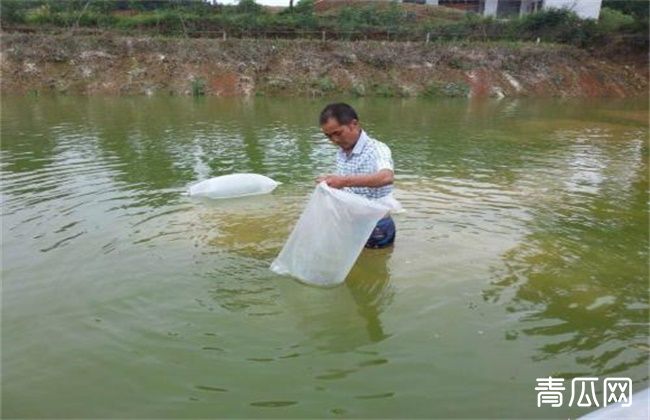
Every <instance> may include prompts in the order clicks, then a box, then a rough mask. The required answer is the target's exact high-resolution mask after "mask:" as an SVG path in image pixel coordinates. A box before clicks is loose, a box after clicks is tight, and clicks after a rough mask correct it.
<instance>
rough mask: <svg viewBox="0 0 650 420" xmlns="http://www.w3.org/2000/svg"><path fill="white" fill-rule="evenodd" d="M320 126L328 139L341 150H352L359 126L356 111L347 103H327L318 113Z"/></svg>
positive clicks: (359, 130)
mask: <svg viewBox="0 0 650 420" xmlns="http://www.w3.org/2000/svg"><path fill="white" fill-rule="evenodd" d="M320 128H321V130H322V131H323V133H324V134H325V135H326V136H327V138H329V139H330V141H331V142H332V143H334V144H336V145H337V146H339V147H340V148H341V149H343V150H352V148H353V147H354V144H355V143H356V142H357V140H358V139H359V135H360V134H361V127H360V126H359V117H358V116H357V112H356V111H355V110H354V108H352V107H351V106H350V105H348V104H344V103H337V104H329V105H327V106H326V107H325V109H323V111H322V112H321V113H320Z"/></svg>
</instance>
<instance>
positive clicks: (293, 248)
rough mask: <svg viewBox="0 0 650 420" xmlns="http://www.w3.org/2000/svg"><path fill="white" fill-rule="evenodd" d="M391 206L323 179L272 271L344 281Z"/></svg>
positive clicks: (332, 282) (329, 281)
mask: <svg viewBox="0 0 650 420" xmlns="http://www.w3.org/2000/svg"><path fill="white" fill-rule="evenodd" d="M388 210H389V209H388V207H386V206H385V205H383V204H381V203H378V202H376V201H372V200H368V199H367V198H364V197H361V196H359V195H356V194H352V193H349V192H345V191H341V190H337V189H333V188H330V187H328V186H327V184H326V183H325V182H321V183H320V184H319V185H318V186H317V187H316V190H315V191H314V193H313V194H312V196H311V198H310V200H309V203H307V208H305V210H304V211H303V213H302V215H301V216H300V219H299V220H298V223H297V224H296V226H295V227H294V229H293V231H292V232H291V235H289V239H288V240H287V243H285V244H284V247H283V248H282V251H280V255H278V257H277V258H276V259H275V261H273V263H272V264H271V270H273V271H274V272H276V273H278V274H282V275H291V276H293V277H296V278H298V279H299V280H301V281H303V282H305V283H309V284H315V285H321V286H332V285H336V284H339V283H342V282H343V281H344V280H345V277H346V276H347V275H348V273H349V272H350V269H352V266H353V265H354V262H355V261H356V260H357V258H358V257H359V254H360V253H361V250H362V249H363V246H364V245H365V244H366V241H367V240H368V238H369V237H370V234H371V233H372V230H373V229H374V228H375V225H376V224H377V222H378V221H379V219H381V218H382V217H384V216H385V215H386V213H387V212H388Z"/></svg>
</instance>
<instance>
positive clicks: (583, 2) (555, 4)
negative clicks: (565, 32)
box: [544, 0, 602, 19]
mask: <svg viewBox="0 0 650 420" xmlns="http://www.w3.org/2000/svg"><path fill="white" fill-rule="evenodd" d="M601 4H602V0H544V8H545V9H551V8H555V9H563V8H564V9H569V10H571V11H573V12H575V13H576V14H577V15H578V16H580V17H581V18H583V19H598V16H600V6H601Z"/></svg>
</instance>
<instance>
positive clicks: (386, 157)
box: [377, 143, 395, 172]
mask: <svg viewBox="0 0 650 420" xmlns="http://www.w3.org/2000/svg"><path fill="white" fill-rule="evenodd" d="M382 169H390V170H391V171H393V172H394V171H395V169H394V168H393V157H392V156H391V153H390V149H389V148H388V146H386V145H385V144H383V143H382V144H379V145H377V171H381V170H382Z"/></svg>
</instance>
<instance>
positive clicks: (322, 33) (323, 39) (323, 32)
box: [321, 31, 325, 42]
mask: <svg viewBox="0 0 650 420" xmlns="http://www.w3.org/2000/svg"><path fill="white" fill-rule="evenodd" d="M321 41H323V42H325V31H322V32H321Z"/></svg>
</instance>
